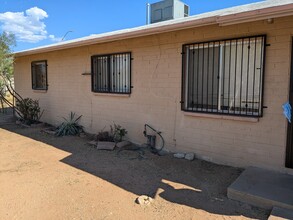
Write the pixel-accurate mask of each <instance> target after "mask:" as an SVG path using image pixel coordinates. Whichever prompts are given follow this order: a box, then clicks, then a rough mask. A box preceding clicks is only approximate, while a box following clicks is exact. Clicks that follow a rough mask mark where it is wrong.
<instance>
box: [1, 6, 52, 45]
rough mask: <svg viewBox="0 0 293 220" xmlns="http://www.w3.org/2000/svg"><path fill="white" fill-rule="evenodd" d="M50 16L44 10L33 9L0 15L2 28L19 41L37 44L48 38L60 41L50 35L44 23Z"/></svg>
mask: <svg viewBox="0 0 293 220" xmlns="http://www.w3.org/2000/svg"><path fill="white" fill-rule="evenodd" d="M47 17H48V14H47V12H45V11H44V10H43V9H40V8H38V7H33V8H30V9H28V10H26V11H25V13H24V12H5V13H0V22H1V23H2V25H1V28H2V30H3V31H6V32H9V33H13V34H15V36H16V39H17V40H18V41H22V42H30V43H36V42H39V41H41V40H45V39H47V38H49V39H51V40H52V41H58V38H56V37H55V36H54V35H49V36H48V33H47V31H46V25H45V23H44V22H43V21H42V20H43V19H45V18H47Z"/></svg>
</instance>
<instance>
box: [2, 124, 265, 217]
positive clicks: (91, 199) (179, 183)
mask: <svg viewBox="0 0 293 220" xmlns="http://www.w3.org/2000/svg"><path fill="white" fill-rule="evenodd" d="M87 141H88V140H87V139H86V138H79V137H63V138H56V137H53V136H50V135H48V134H44V133H41V132H40V128H22V127H20V126H18V125H15V124H5V125H4V124H2V125H1V123H0V219H1V220H3V219H42V220H43V219H128V220H129V219H148V220H149V219H168V220H169V219H184V220H185V219H247V218H256V219H266V218H267V216H268V213H266V212H265V211H264V210H261V209H257V208H254V207H251V206H249V205H247V204H241V203H238V202H235V201H231V200H229V199H228V198H227V197H226V189H227V187H228V186H229V185H230V184H231V183H232V182H233V181H234V180H235V179H236V178H237V177H238V176H239V174H240V173H241V170H240V169H236V168H232V167H227V166H220V165H215V164H212V163H208V162H205V161H201V160H194V161H192V162H190V161H187V160H180V159H175V158H173V157H172V155H170V156H163V157H159V156H156V155H153V154H151V153H146V154H145V159H137V156H138V155H137V152H130V151H122V152H120V153H119V154H117V152H118V151H117V150H116V151H112V152H108V151H98V150H96V149H94V148H92V147H90V146H87V145H86V143H87ZM140 195H148V196H151V197H152V198H153V199H154V200H153V203H152V204H150V205H148V206H142V205H138V204H136V203H135V200H136V198H137V197H138V196H140Z"/></svg>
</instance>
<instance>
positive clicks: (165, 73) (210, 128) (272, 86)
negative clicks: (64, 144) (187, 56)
mask: <svg viewBox="0 0 293 220" xmlns="http://www.w3.org/2000/svg"><path fill="white" fill-rule="evenodd" d="M259 34H266V35H267V43H269V44H270V46H269V47H267V55H266V71H265V83H264V105H265V106H267V107H268V108H267V109H264V117H262V118H260V119H259V121H255V122H253V121H249V120H247V121H243V120H242V121H241V120H237V118H235V117H225V118H226V119H222V118H221V117H218V118H217V117H201V116H200V115H199V114H196V117H195V116H190V115H187V114H185V113H184V112H183V111H181V106H180V101H181V78H182V70H181V69H182V64H181V50H182V45H183V44H185V43H192V42H202V41H209V40H219V39H225V38H233V37H244V36H253V35H259ZM292 34H293V17H284V18H278V19H275V20H274V23H273V24H267V22H266V21H259V22H253V23H245V24H239V25H233V26H225V27H219V26H216V25H213V26H206V27H201V28H192V29H187V30H180V31H176V32H170V33H164V34H159V35H151V36H146V37H139V38H134V39H128V40H121V41H116V42H111V43H103V44H96V45H89V46H83V47H78V48H73V49H66V50H61V51H55V52H48V53H42V54H37V55H30V56H25V57H19V58H17V59H16V64H15V85H16V90H17V91H18V92H19V93H20V94H22V95H23V96H24V97H32V98H34V99H39V100H40V103H41V106H42V108H43V109H45V112H44V115H43V118H42V120H44V121H46V122H49V123H51V124H54V125H57V124H58V123H60V121H62V118H61V117H62V116H66V115H68V114H69V113H70V111H74V112H76V113H77V114H82V115H83V117H82V120H81V123H82V124H83V125H84V126H85V128H86V130H87V131H88V132H92V133H97V132H99V131H100V130H101V129H103V128H104V127H105V126H108V125H109V124H111V123H112V122H113V121H114V122H115V123H118V124H121V125H122V126H124V127H126V128H127V130H128V137H129V139H130V140H132V141H134V142H137V143H143V142H145V138H144V137H143V133H142V131H143V125H144V124H145V123H148V124H150V125H152V126H153V127H154V128H156V129H158V130H160V131H162V135H163V137H164V138H165V140H166V147H167V148H168V149H169V150H171V151H179V152H195V153H196V154H197V155H198V156H199V157H201V158H204V159H206V160H210V161H213V162H216V163H221V164H228V165H234V166H241V167H246V166H258V167H264V168H270V169H274V170H280V171H285V172H291V170H287V169H285V168H284V164H285V149H286V132H287V122H286V120H285V118H284V117H283V114H282V108H281V105H282V104H283V103H284V102H286V101H287V100H288V94H289V92H288V88H289V73H290V59H291V58H290V57H291V36H292ZM127 51H131V52H132V57H133V61H132V86H133V89H132V94H131V95H130V96H117V95H100V94H95V93H92V92H91V77H90V76H83V75H81V74H82V73H84V72H90V71H91V56H92V55H98V54H107V53H117V52H127ZM37 60H47V61H48V84H49V87H48V91H47V92H45V93H44V92H37V91H33V90H32V88H31V87H32V86H31V67H30V64H31V62H32V61H37ZM230 119H231V120H230ZM158 144H159V143H158Z"/></svg>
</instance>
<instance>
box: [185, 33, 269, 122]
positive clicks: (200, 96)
mask: <svg viewBox="0 0 293 220" xmlns="http://www.w3.org/2000/svg"><path fill="white" fill-rule="evenodd" d="M265 46H266V36H265V35H263V36H254V37H244V38H237V39H229V40H219V41H211V42H203V43H194V44H187V45H183V51H182V65H183V66H182V71H183V73H182V77H183V80H182V101H181V103H182V106H181V108H182V110H183V111H190V112H204V113H214V114H228V115H237V116H250V117H261V116H262V114H263V106H262V100H263V73H264V60H265Z"/></svg>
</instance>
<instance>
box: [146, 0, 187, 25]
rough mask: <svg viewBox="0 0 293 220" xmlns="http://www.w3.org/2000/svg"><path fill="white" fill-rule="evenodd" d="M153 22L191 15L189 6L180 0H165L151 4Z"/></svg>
mask: <svg viewBox="0 0 293 220" xmlns="http://www.w3.org/2000/svg"><path fill="white" fill-rule="evenodd" d="M150 11H151V23H156V22H160V21H166V20H171V19H176V18H183V17H188V16H189V6H188V5H186V4H184V3H183V2H181V1H180V0H164V1H160V2H156V3H153V4H151V10H150Z"/></svg>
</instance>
